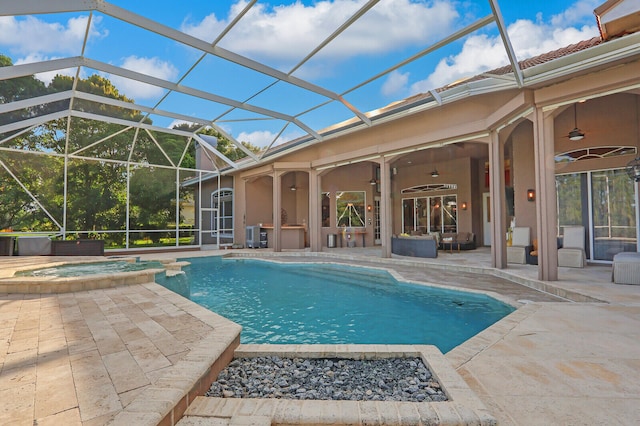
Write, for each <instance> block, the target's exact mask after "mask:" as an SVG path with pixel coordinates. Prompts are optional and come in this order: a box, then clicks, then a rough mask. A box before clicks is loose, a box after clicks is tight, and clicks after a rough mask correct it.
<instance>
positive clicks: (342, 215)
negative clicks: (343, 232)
mask: <svg viewBox="0 0 640 426" xmlns="http://www.w3.org/2000/svg"><path fill="white" fill-rule="evenodd" d="M364 211H365V192H364V191H341V192H337V193H336V217H337V218H338V220H337V222H338V227H340V226H346V227H362V226H364V218H365V215H364Z"/></svg>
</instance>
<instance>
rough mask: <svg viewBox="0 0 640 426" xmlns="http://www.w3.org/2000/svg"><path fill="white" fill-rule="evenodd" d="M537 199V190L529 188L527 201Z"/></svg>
mask: <svg viewBox="0 0 640 426" xmlns="http://www.w3.org/2000/svg"><path fill="white" fill-rule="evenodd" d="M535 200H536V190H535V189H527V201H535Z"/></svg>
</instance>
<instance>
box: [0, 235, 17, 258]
mask: <svg viewBox="0 0 640 426" xmlns="http://www.w3.org/2000/svg"><path fill="white" fill-rule="evenodd" d="M15 243H16V239H15V237H0V256H13V248H14V246H15Z"/></svg>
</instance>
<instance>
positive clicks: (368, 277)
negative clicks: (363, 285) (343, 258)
mask: <svg viewBox="0 0 640 426" xmlns="http://www.w3.org/2000/svg"><path fill="white" fill-rule="evenodd" d="M289 272H293V273H299V274H300V275H302V276H304V277H313V278H322V279H325V280H331V281H334V282H339V283H346V284H352V283H354V282H360V281H367V282H370V283H374V284H391V283H395V280H394V279H393V277H391V276H390V275H388V274H386V273H384V272H378V271H370V270H367V269H365V268H361V269H358V270H356V271H354V270H353V268H352V269H351V270H347V269H346V268H345V269H342V268H326V267H325V268H321V267H320V268H319V267H317V266H314V267H304V268H300V269H299V270H296V271H292V270H290V271H289Z"/></svg>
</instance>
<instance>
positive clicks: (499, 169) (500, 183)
mask: <svg viewBox="0 0 640 426" xmlns="http://www.w3.org/2000/svg"><path fill="white" fill-rule="evenodd" d="M490 139H491V143H490V144H489V195H490V197H491V204H490V205H491V266H492V267H494V268H499V269H504V268H506V267H507V242H506V238H505V235H506V232H507V218H506V206H505V192H504V188H505V182H504V144H502V143H501V142H500V134H499V133H498V131H497V130H492V131H491V134H490Z"/></svg>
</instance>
